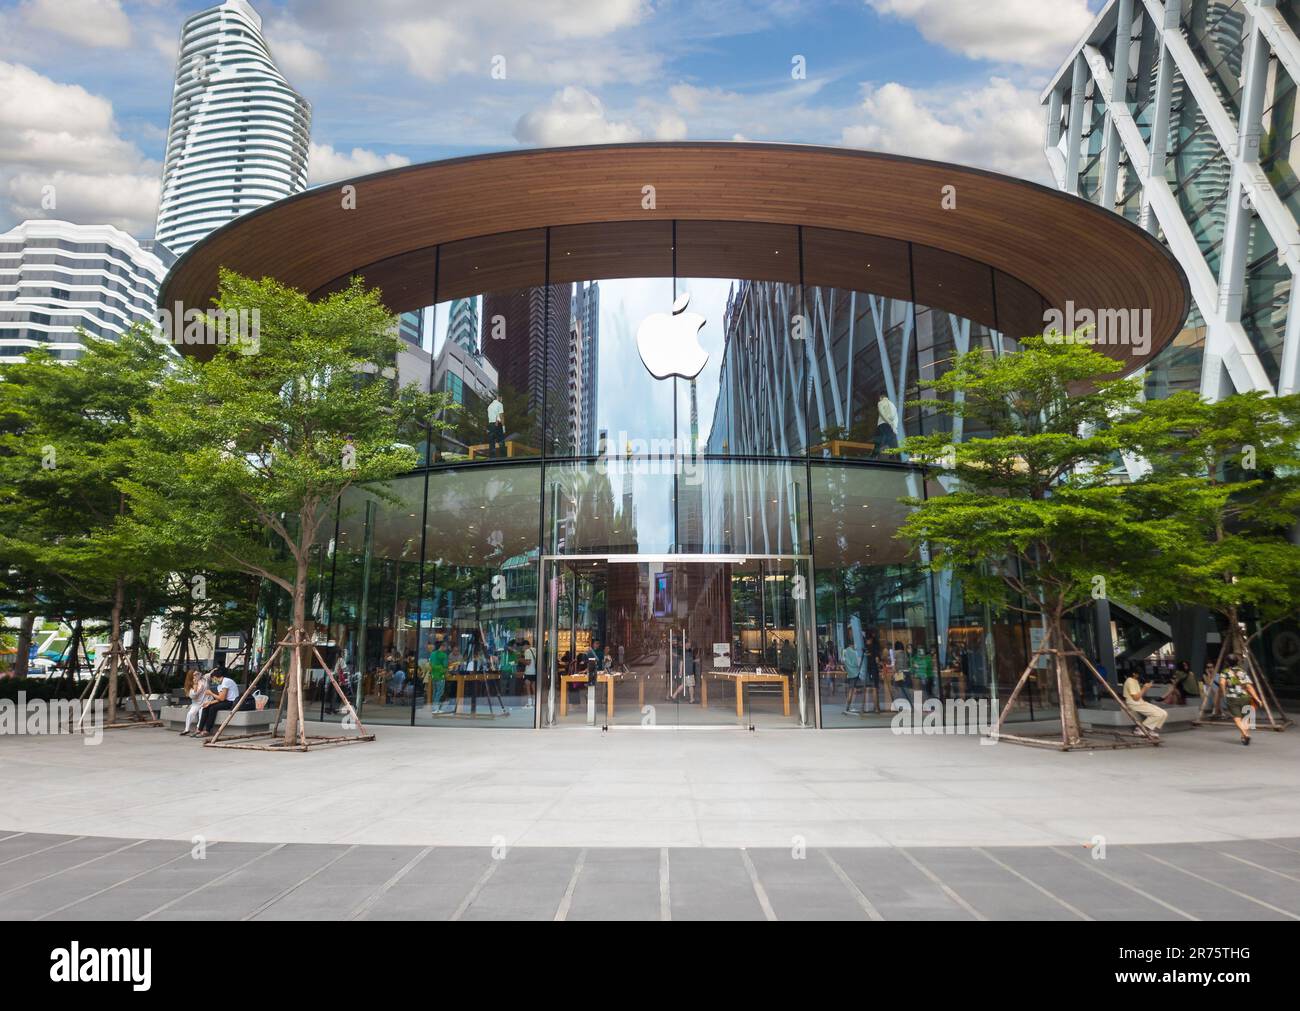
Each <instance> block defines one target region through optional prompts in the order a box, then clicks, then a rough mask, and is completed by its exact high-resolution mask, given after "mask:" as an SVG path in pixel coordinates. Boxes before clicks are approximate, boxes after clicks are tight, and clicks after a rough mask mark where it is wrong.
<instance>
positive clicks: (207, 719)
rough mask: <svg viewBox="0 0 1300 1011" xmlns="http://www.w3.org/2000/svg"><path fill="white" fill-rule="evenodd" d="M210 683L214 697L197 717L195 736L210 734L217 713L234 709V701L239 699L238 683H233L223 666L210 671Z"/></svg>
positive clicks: (214, 724)
mask: <svg viewBox="0 0 1300 1011" xmlns="http://www.w3.org/2000/svg"><path fill="white" fill-rule="evenodd" d="M212 684H213V685H214V687H213V689H212V692H213V695H214V698H213V699H212V700H211V701H210V702H208V703H207V705H205V706H204V707H203V715H202V716H200V717H199V732H198V733H197V734H195V735H194V736H195V737H207V736H208V735H209V734H211V733H212V728H213V727H214V726H216V722H217V713H222V712H225V711H226V710H227V709H234V708H235V703H236V702H238V701H239V685H237V684H235V680H234V678H232V677H231V676H230V675H229V674H227V673H226V670H225V668H224V667H218V668H217V669H216V670H214V671H213V672H212Z"/></svg>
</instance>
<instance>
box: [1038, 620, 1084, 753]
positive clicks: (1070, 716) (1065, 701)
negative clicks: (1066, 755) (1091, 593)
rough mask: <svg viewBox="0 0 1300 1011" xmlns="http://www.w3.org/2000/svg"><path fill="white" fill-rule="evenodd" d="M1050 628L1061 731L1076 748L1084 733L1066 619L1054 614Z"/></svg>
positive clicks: (1066, 742) (1070, 744) (1066, 740)
mask: <svg viewBox="0 0 1300 1011" xmlns="http://www.w3.org/2000/svg"><path fill="white" fill-rule="evenodd" d="M1050 622H1051V623H1050V625H1049V626H1048V633H1047V634H1048V635H1049V636H1051V639H1052V647H1053V648H1054V649H1055V650H1056V653H1055V654H1054V656H1055V657H1056V691H1057V694H1058V695H1059V696H1060V700H1061V731H1062V734H1063V736H1064V740H1065V744H1066V745H1067V746H1069V747H1075V746H1077V745H1079V744H1080V743H1081V742H1082V741H1083V732H1082V730H1081V729H1080V728H1079V710H1078V707H1077V706H1076V705H1075V696H1074V678H1073V677H1071V676H1070V664H1069V660H1068V658H1067V657H1066V656H1065V642H1066V638H1065V626H1064V619H1063V618H1062V616H1061V614H1060V613H1059V612H1058V613H1056V614H1053V615H1052V616H1051V619H1050Z"/></svg>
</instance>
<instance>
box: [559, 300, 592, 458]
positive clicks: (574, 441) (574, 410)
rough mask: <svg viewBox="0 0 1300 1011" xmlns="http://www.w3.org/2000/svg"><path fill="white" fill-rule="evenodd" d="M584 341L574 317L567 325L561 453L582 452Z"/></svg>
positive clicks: (584, 387) (579, 324) (579, 325)
mask: <svg viewBox="0 0 1300 1011" xmlns="http://www.w3.org/2000/svg"><path fill="white" fill-rule="evenodd" d="M585 350H586V340H585V338H584V333H583V324H582V320H581V319H578V318H577V317H576V316H575V317H574V318H573V319H572V321H571V322H570V323H569V371H568V376H569V396H568V405H569V415H568V420H567V423H566V425H565V430H564V441H563V443H562V449H561V451H564V450H565V449H567V450H569V451H571V452H572V453H574V454H575V455H576V454H580V453H581V452H582V449H583V446H582V420H583V416H582V408H583V404H584V403H585V399H586V398H585V389H586V383H585V381H586V371H587V370H586V367H585V364H586V363H585V354H584V352H585Z"/></svg>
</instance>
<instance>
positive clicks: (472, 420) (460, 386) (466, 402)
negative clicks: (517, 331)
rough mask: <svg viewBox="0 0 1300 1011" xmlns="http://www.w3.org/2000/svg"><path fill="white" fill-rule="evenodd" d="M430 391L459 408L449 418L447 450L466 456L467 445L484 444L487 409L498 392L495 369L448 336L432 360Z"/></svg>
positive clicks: (488, 362)
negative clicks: (440, 394)
mask: <svg viewBox="0 0 1300 1011" xmlns="http://www.w3.org/2000/svg"><path fill="white" fill-rule="evenodd" d="M433 389H434V390H435V391H440V392H443V393H447V394H449V395H450V396H451V399H452V401H453V402H454V403H457V404H460V405H461V409H460V411H458V412H457V413H456V416H455V417H454V418H452V419H451V420H452V422H453V425H454V427H453V428H452V429H451V430H450V431H448V432H447V433H446V434H445V436H444V439H445V444H446V445H447V449H448V451H450V452H453V453H465V452H467V451H468V449H469V447H470V446H474V445H479V444H482V443H486V442H487V406H488V404H490V403H491V402H492V399H493V397H495V396H496V393H497V370H496V367H495V366H494V365H493V364H492V363H491V362H490V361H488V360H487V359H486V358H484V357H483V356H482V355H480V354H476V353H474V352H472V351H468V350H466V349H465V347H464V346H463V345H462V344H460V343H459V342H457V341H454V340H451V339H450V335H449V339H448V340H445V341H443V344H442V347H441V348H439V350H438V355H437V357H436V358H435V359H434V361H433ZM509 422H510V419H509V418H507V419H506V423H507V425H508V424H509Z"/></svg>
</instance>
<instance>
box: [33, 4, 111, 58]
mask: <svg viewBox="0 0 1300 1011" xmlns="http://www.w3.org/2000/svg"><path fill="white" fill-rule="evenodd" d="M19 10H20V13H21V14H22V17H23V20H24V21H26V22H27V24H29V25H30V26H31V27H33V28H37V29H40V30H42V31H47V32H54V33H55V34H57V35H62V36H64V37H65V38H68V39H71V40H72V41H74V42H79V43H81V44H82V45H84V46H102V47H104V48H108V49H123V48H125V47H126V46H129V45H130V44H131V19H130V18H128V17H127V16H126V12H125V11H124V10H122V4H121V2H120V0H26V2H25V3H24V4H23V5H22V7H21V8H20V9H19Z"/></svg>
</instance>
